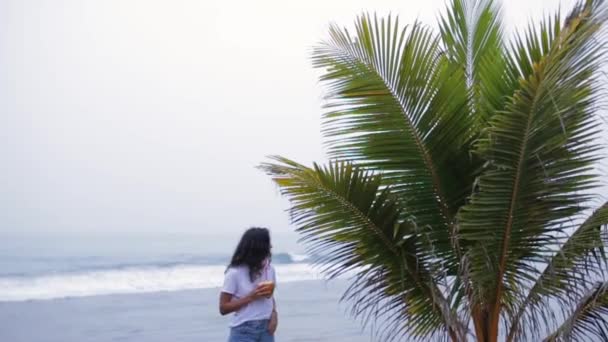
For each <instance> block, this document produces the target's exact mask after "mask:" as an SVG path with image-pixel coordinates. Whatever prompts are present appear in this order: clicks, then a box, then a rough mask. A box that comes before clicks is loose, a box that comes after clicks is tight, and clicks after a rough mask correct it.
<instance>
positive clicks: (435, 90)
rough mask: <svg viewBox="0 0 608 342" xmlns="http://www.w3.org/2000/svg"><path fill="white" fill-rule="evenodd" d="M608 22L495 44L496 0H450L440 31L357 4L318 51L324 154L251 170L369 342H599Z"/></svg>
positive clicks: (587, 17) (586, 9) (605, 300)
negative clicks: (310, 161)
mask: <svg viewBox="0 0 608 342" xmlns="http://www.w3.org/2000/svg"><path fill="white" fill-rule="evenodd" d="M606 19H608V11H607V9H606V6H605V4H604V2H603V1H602V0H587V1H586V2H584V3H581V4H579V5H578V6H576V7H575V8H574V9H573V10H572V11H571V12H570V14H569V15H568V16H567V17H565V19H562V18H561V17H560V15H559V14H557V15H554V16H549V17H547V18H546V19H544V20H542V21H541V22H540V23H532V24H530V26H529V28H528V29H527V30H525V31H524V32H523V33H520V34H519V35H516V36H515V38H514V40H513V41H512V42H510V43H507V42H506V41H505V39H504V37H503V36H504V34H503V28H502V24H501V16H500V9H499V6H498V5H497V4H496V3H494V2H493V1H492V0H452V1H451V3H450V4H449V6H448V9H447V12H446V14H444V15H442V16H440V20H439V33H435V32H434V31H433V30H432V29H431V28H428V27H426V26H424V25H421V24H419V23H415V24H414V25H411V26H406V27H402V26H400V25H399V22H398V18H397V17H393V16H388V17H386V18H377V17H376V16H371V15H362V16H361V17H359V18H357V20H356V23H355V26H356V31H354V32H353V33H350V32H349V31H348V30H346V29H340V28H338V27H336V26H332V27H331V28H330V32H329V39H328V40H327V41H325V42H323V43H321V44H320V45H319V46H317V47H316V48H315V49H314V52H313V63H314V66H315V67H317V68H321V69H322V70H323V72H324V74H323V75H322V77H321V81H322V82H323V83H324V84H325V85H326V87H327V96H326V104H325V109H326V111H325V112H324V114H323V125H322V132H323V135H324V138H325V139H326V140H325V143H326V146H327V150H328V155H329V159H330V160H331V161H330V162H329V163H328V164H327V165H324V166H323V165H318V164H314V165H313V166H312V167H307V166H304V165H301V164H299V163H296V162H294V161H291V160H289V159H286V158H283V157H272V158H273V159H272V160H271V161H268V162H267V163H264V164H262V165H261V166H260V167H261V168H262V169H263V170H264V171H265V172H267V173H268V174H269V175H270V176H271V177H272V178H273V180H274V182H276V184H277V185H278V186H279V188H280V190H281V193H282V194H283V195H285V196H286V197H287V198H288V199H289V200H290V210H289V211H290V215H291V218H292V220H293V222H294V224H295V225H296V227H297V231H298V232H300V233H301V235H302V239H303V241H305V243H306V245H307V247H308V248H309V251H310V253H312V254H313V255H315V256H316V261H317V263H318V264H319V265H321V266H322V270H323V271H324V272H325V274H326V275H327V276H328V277H329V278H330V279H331V278H334V277H337V276H341V275H344V274H350V275H351V277H352V278H351V282H350V286H349V287H348V289H347V290H346V292H345V294H344V297H343V299H346V300H348V301H349V302H350V303H351V304H352V305H351V307H352V312H353V314H354V315H356V316H359V317H360V318H361V319H362V320H363V322H364V323H367V322H374V323H375V324H374V327H375V328H374V331H375V332H376V333H377V335H376V336H377V337H378V339H379V340H383V341H384V340H395V339H399V340H407V341H410V340H421V341H429V340H452V341H467V340H476V341H484V342H494V341H498V340H501V341H538V340H541V339H543V338H544V339H545V340H546V341H558V340H560V341H561V340H568V341H570V340H586V341H589V340H598V339H599V340H603V341H608V281H606V276H605V272H606V271H608V267H607V259H606V253H605V251H604V246H605V243H606V236H607V235H606V225H607V224H608V202H606V203H602V202H601V201H600V196H598V195H597V191H598V188H597V186H598V184H599V171H597V170H598V168H597V167H596V166H597V162H598V161H599V160H600V159H601V158H600V157H601V156H602V153H603V152H605V151H602V149H601V148H602V146H601V145H600V143H599V136H600V128H598V127H600V126H599V125H598V124H599V123H600V119H601V118H600V116H599V111H600V108H602V105H603V103H602V90H603V85H604V83H605V82H603V81H605V79H602V77H604V76H605V74H603V73H602V72H601V67H602V63H603V62H604V61H605V57H606V42H605V39H604V38H605V37H604V32H605V31H603V28H602V25H603V24H604V22H605V21H606Z"/></svg>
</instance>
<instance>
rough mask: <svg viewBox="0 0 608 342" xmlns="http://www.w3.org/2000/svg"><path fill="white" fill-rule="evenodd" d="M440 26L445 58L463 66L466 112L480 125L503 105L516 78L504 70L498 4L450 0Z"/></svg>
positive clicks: (489, 1) (514, 84)
mask: <svg viewBox="0 0 608 342" xmlns="http://www.w3.org/2000/svg"><path fill="white" fill-rule="evenodd" d="M440 30H441V37H442V42H443V45H444V48H445V50H446V52H447V56H448V59H449V62H450V63H451V64H452V65H454V66H455V67H457V68H464V72H463V73H462V74H461V75H462V76H463V77H464V78H465V82H463V83H464V84H466V86H467V90H468V92H469V96H470V99H469V106H468V107H469V112H470V113H471V114H474V115H473V118H474V120H475V121H477V123H476V126H477V127H480V128H481V127H483V126H484V125H485V124H487V121H488V120H489V119H490V118H491V117H492V115H494V113H496V112H497V111H499V110H502V109H504V106H505V104H506V103H507V99H508V97H507V94H510V93H512V92H513V90H514V88H515V86H516V80H517V79H516V78H515V77H513V75H510V74H507V73H505V70H506V60H507V58H506V56H505V51H506V50H505V48H504V43H503V29H502V15H501V10H500V7H499V6H498V5H497V4H496V3H495V2H494V1H493V0H452V1H451V4H450V6H449V8H448V11H447V13H446V14H445V15H444V16H442V17H441V18H440Z"/></svg>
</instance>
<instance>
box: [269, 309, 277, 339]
mask: <svg viewBox="0 0 608 342" xmlns="http://www.w3.org/2000/svg"><path fill="white" fill-rule="evenodd" d="M278 325H279V315H277V312H276V311H273V312H272V315H271V316H270V322H269V323H268V332H269V333H270V335H274V333H275V332H276V331H277V326H278Z"/></svg>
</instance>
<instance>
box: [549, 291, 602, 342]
mask: <svg viewBox="0 0 608 342" xmlns="http://www.w3.org/2000/svg"><path fill="white" fill-rule="evenodd" d="M545 341H547V342H554V341H608V282H604V283H597V284H596V285H595V286H594V287H593V288H591V290H589V292H588V294H587V295H586V296H585V297H584V298H582V300H581V301H580V302H579V303H578V305H577V307H576V308H575V309H574V310H573V311H572V313H571V314H570V316H568V317H567V319H566V321H565V322H564V323H563V324H562V325H561V326H560V327H559V328H557V330H556V331H555V332H554V333H552V334H551V335H549V336H548V337H547V338H546V339H545Z"/></svg>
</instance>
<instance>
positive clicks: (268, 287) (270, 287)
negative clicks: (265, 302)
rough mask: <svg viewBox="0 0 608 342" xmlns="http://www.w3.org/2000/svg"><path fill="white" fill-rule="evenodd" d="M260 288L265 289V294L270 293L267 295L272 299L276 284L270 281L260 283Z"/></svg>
mask: <svg viewBox="0 0 608 342" xmlns="http://www.w3.org/2000/svg"><path fill="white" fill-rule="evenodd" d="M258 287H260V288H264V290H265V291H264V292H267V293H268V295H267V297H268V298H270V297H271V296H272V293H273V292H274V282H273V281H270V280H266V281H262V282H260V284H259V285H258Z"/></svg>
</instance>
